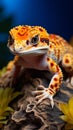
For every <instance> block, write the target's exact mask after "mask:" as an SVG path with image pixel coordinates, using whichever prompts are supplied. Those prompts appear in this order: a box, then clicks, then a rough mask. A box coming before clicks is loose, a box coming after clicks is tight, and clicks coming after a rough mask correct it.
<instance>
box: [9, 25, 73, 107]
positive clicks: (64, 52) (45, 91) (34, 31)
mask: <svg viewBox="0 0 73 130" xmlns="http://www.w3.org/2000/svg"><path fill="white" fill-rule="evenodd" d="M9 35H10V36H9V40H8V45H7V46H8V48H9V49H10V51H11V52H12V53H13V54H14V55H15V58H14V60H13V61H12V63H11V64H8V67H7V68H8V69H10V71H11V70H12V69H14V71H12V76H13V77H14V76H17V75H18V73H19V71H18V70H20V69H21V67H23V68H33V69H37V70H47V71H50V72H51V73H52V74H53V77H52V79H51V81H50V83H49V86H48V88H45V87H44V86H41V85H40V88H42V90H41V89H40V90H36V91H34V94H35V95H37V96H36V99H38V103H40V102H41V101H42V100H43V99H46V98H49V99H50V101H51V106H52V107H53V106H54V101H53V97H54V95H55V94H56V92H57V91H58V90H59V88H60V85H61V83H62V80H63V73H62V70H61V68H60V67H59V63H61V65H62V67H63V68H64V69H65V71H67V72H72V71H73V55H72V54H73V48H72V47H71V46H70V45H69V44H68V42H67V41H66V40H64V39H63V38H62V37H60V36H58V35H54V34H49V33H48V32H47V31H46V30H45V29H44V28H43V27H40V26H17V27H14V28H12V29H11V30H10V31H9Z"/></svg>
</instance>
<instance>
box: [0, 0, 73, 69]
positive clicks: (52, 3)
mask: <svg viewBox="0 0 73 130" xmlns="http://www.w3.org/2000/svg"><path fill="white" fill-rule="evenodd" d="M17 25H40V26H43V27H45V28H46V29H47V31H48V32H49V33H55V34H59V35H60V36H62V37H64V38H65V39H66V40H68V41H69V40H70V38H71V37H72V36H73V0H0V68H2V67H3V66H5V65H6V64H7V63H8V61H9V60H10V59H12V58H13V55H12V54H11V53H10V52H9V50H8V48H7V46H6V45H7V41H8V32H9V30H10V29H11V28H12V27H14V26H17Z"/></svg>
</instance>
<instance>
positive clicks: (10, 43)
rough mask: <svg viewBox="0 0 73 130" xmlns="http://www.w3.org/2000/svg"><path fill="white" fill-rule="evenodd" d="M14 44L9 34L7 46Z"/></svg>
mask: <svg viewBox="0 0 73 130" xmlns="http://www.w3.org/2000/svg"><path fill="white" fill-rule="evenodd" d="M13 43H14V39H13V38H12V36H11V35H10V34H9V40H8V45H10V46H11V45H12V44H13Z"/></svg>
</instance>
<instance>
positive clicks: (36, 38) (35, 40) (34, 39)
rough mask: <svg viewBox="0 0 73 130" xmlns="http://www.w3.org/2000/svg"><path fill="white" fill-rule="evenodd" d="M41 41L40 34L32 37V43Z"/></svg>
mask: <svg viewBox="0 0 73 130" xmlns="http://www.w3.org/2000/svg"><path fill="white" fill-rule="evenodd" d="M38 41H39V35H36V36H35V37H33V38H32V39H31V44H33V45H36V44H37V43H38Z"/></svg>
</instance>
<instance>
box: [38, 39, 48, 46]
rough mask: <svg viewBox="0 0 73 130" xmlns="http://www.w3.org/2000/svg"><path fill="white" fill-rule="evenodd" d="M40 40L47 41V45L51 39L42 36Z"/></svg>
mask: <svg viewBox="0 0 73 130" xmlns="http://www.w3.org/2000/svg"><path fill="white" fill-rule="evenodd" d="M40 41H41V42H46V43H47V45H49V39H48V38H41V39H40Z"/></svg>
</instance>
